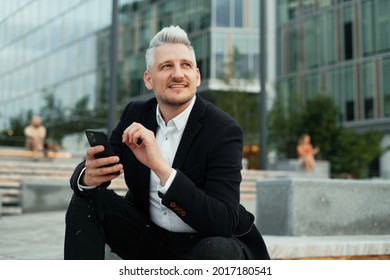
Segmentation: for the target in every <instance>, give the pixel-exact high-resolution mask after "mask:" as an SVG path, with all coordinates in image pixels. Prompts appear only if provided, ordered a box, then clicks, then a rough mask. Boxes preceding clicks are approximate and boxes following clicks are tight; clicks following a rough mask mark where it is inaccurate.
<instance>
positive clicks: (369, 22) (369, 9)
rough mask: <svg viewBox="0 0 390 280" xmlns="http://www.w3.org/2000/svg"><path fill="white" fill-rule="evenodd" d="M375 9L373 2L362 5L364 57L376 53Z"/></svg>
mask: <svg viewBox="0 0 390 280" xmlns="http://www.w3.org/2000/svg"><path fill="white" fill-rule="evenodd" d="M373 12H374V9H373V4H372V1H364V2H363V3H362V33H363V38H362V43H363V45H362V47H363V55H369V54H372V53H373V52H374V51H375V40H374V38H375V29H374V18H375V17H374V14H373Z"/></svg>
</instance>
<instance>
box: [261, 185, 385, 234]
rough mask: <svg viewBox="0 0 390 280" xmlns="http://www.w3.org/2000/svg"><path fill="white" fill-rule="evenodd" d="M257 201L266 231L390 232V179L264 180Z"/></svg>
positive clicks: (312, 232) (280, 232) (262, 225)
mask: <svg viewBox="0 0 390 280" xmlns="http://www.w3.org/2000/svg"><path fill="white" fill-rule="evenodd" d="M256 204H257V206H256V209H257V210H256V224H257V226H258V227H259V229H260V231H261V232H262V234H264V235H285V236H327V235H382V234H389V233H390V223H389V217H390V182H389V181H385V180H341V179H311V178H284V179H282V178H280V179H269V180H261V181H260V180H259V181H258V182H257V199H256Z"/></svg>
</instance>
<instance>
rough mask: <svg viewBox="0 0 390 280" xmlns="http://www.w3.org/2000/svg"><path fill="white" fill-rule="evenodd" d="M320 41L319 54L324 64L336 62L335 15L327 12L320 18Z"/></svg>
mask: <svg viewBox="0 0 390 280" xmlns="http://www.w3.org/2000/svg"><path fill="white" fill-rule="evenodd" d="M321 27H322V32H320V34H322V38H321V39H322V40H319V41H320V42H321V43H320V46H319V47H320V49H321V50H320V53H322V55H323V62H324V63H325V64H332V63H334V62H336V60H337V45H338V44H337V32H335V30H337V23H336V17H335V13H334V12H333V11H331V12H327V13H325V14H324V15H323V16H322V25H321Z"/></svg>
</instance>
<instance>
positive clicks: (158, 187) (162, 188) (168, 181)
mask: <svg viewBox="0 0 390 280" xmlns="http://www.w3.org/2000/svg"><path fill="white" fill-rule="evenodd" d="M176 173H177V171H176V170H175V169H173V171H172V173H171V175H170V176H169V178H168V180H167V181H166V183H165V185H164V186H161V184H160V183H158V185H157V191H158V192H160V193H162V194H163V195H164V194H165V193H166V192H167V191H168V189H169V187H170V186H171V184H172V182H173V179H175V176H176Z"/></svg>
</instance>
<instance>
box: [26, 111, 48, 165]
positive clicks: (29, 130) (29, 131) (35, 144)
mask: <svg viewBox="0 0 390 280" xmlns="http://www.w3.org/2000/svg"><path fill="white" fill-rule="evenodd" d="M24 135H25V136H26V147H27V148H28V149H30V150H31V151H33V160H34V161H38V160H39V158H40V157H41V152H44V154H45V155H46V153H45V149H44V146H45V137H46V128H45V127H44V126H43V125H42V123H41V118H40V117H39V116H37V115H35V116H32V118H31V123H30V124H29V125H28V126H26V127H25V128H24Z"/></svg>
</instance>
